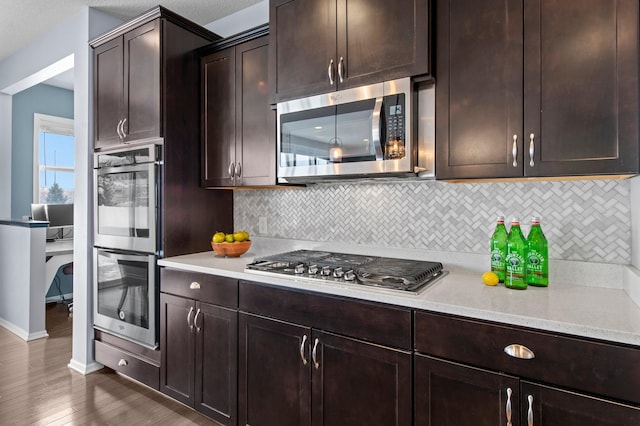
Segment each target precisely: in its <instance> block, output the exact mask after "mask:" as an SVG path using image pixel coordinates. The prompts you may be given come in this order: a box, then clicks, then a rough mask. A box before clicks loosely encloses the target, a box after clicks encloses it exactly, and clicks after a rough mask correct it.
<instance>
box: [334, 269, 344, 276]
mask: <svg viewBox="0 0 640 426" xmlns="http://www.w3.org/2000/svg"><path fill="white" fill-rule="evenodd" d="M333 276H334V277H336V278H342V277H343V276H344V271H343V270H342V268H341V267H340V266H338V267H337V268H336V269H334V270H333Z"/></svg>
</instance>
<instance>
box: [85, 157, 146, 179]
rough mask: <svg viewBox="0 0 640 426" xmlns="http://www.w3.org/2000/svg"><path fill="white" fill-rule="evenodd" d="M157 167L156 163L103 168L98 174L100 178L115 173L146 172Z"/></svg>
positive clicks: (99, 169)
mask: <svg viewBox="0 0 640 426" xmlns="http://www.w3.org/2000/svg"><path fill="white" fill-rule="evenodd" d="M155 166H156V163H155V161H152V162H149V163H142V164H131V165H126V166H115V167H103V168H98V169H96V171H97V172H98V176H103V175H109V174H114V173H131V172H145V171H149V172H151V170H154V169H155Z"/></svg>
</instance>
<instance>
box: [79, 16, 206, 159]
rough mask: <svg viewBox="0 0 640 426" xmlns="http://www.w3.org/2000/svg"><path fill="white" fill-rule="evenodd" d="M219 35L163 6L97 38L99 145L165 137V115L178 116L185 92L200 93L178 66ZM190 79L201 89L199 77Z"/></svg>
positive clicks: (95, 114)
mask: <svg viewBox="0 0 640 426" xmlns="http://www.w3.org/2000/svg"><path fill="white" fill-rule="evenodd" d="M217 39H219V37H218V36H217V35H215V34H213V33H212V32H210V31H208V30H206V29H204V28H202V27H199V26H197V25H195V24H193V23H191V22H189V21H187V20H185V19H184V18H182V17H180V16H178V15H175V14H174V13H172V12H171V11H169V10H167V9H164V8H162V7H157V8H155V9H152V10H150V11H149V12H147V13H146V14H143V15H141V16H140V17H138V18H136V19H134V20H132V21H130V22H128V23H127V24H124V25H122V26H120V27H117V28H115V29H114V30H113V31H110V32H108V33H106V34H104V35H102V36H100V37H99V38H97V39H95V40H92V41H91V43H90V44H91V46H92V47H93V48H94V50H93V56H94V103H95V108H94V126H95V141H94V143H95V145H94V147H95V148H96V149H98V148H109V147H111V146H114V145H120V144H123V143H132V142H135V141H138V140H142V139H148V138H157V137H165V136H166V134H165V133H166V132H167V130H168V129H167V125H166V123H164V122H163V119H164V118H165V117H166V118H167V119H168V120H172V119H173V116H172V115H171V114H172V112H173V111H174V110H180V109H181V104H180V102H181V101H183V100H184V97H185V96H186V95H187V94H189V95H191V94H193V93H194V90H183V89H184V87H183V86H184V84H182V83H180V80H177V81H176V80H174V78H176V77H177V76H178V75H177V68H179V67H184V66H185V65H186V64H188V63H189V59H188V58H187V57H186V56H187V55H193V51H194V50H195V49H197V48H199V47H201V46H204V45H206V44H209V43H211V42H212V41H214V40H217ZM180 78H182V77H180ZM189 84H193V85H194V89H195V93H196V94H197V88H198V83H197V81H189ZM195 101H196V102H197V99H196V100H195ZM196 108H197V104H196ZM179 117H180V116H179V115H178V118H176V121H179ZM169 130H170V129H169Z"/></svg>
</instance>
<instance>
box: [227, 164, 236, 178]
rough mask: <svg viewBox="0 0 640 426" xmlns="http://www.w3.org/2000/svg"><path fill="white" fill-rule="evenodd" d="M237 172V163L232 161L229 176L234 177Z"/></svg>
mask: <svg viewBox="0 0 640 426" xmlns="http://www.w3.org/2000/svg"><path fill="white" fill-rule="evenodd" d="M235 172H236V167H235V163H234V162H233V161H232V162H231V164H229V176H231V177H234V176H235Z"/></svg>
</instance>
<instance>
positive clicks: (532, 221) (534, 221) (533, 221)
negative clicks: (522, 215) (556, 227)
mask: <svg viewBox="0 0 640 426" xmlns="http://www.w3.org/2000/svg"><path fill="white" fill-rule="evenodd" d="M531 223H540V216H533V217H532V218H531Z"/></svg>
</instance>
